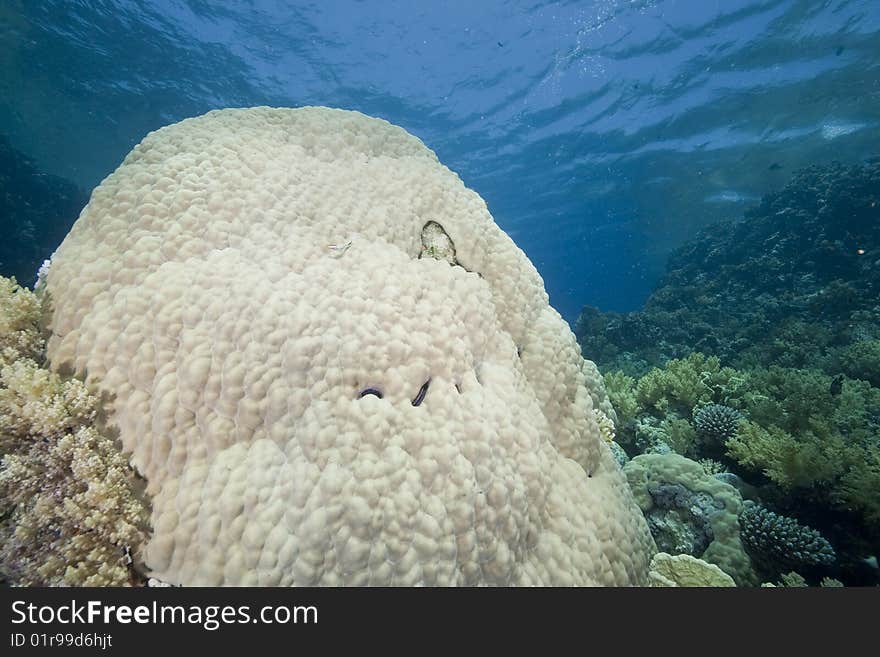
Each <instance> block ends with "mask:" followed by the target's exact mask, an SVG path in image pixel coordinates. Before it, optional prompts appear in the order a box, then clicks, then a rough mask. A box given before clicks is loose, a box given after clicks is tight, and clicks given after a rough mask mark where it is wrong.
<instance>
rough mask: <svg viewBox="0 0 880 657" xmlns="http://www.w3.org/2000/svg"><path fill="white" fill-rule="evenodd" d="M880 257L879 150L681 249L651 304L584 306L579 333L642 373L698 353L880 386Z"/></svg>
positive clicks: (599, 355) (822, 173)
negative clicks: (613, 308) (606, 308)
mask: <svg viewBox="0 0 880 657" xmlns="http://www.w3.org/2000/svg"><path fill="white" fill-rule="evenodd" d="M878 263H880V158H878V159H873V160H870V161H868V162H865V163H863V164H857V165H843V164H830V165H827V166H813V167H809V168H807V169H804V170H802V171H800V172H798V173H797V174H795V176H794V177H793V178H792V180H791V181H790V182H789V184H788V185H786V186H785V188H784V189H782V190H781V191H779V192H776V193H773V194H769V195H767V196H765V197H764V198H763V199H762V200H761V202H760V204H758V205H757V206H755V207H753V208H752V209H750V210H748V211H747V212H746V213H745V216H744V217H743V218H741V219H735V220H730V221H724V222H719V223H716V224H713V225H711V226H708V227H706V228H705V229H704V230H703V231H701V232H700V233H698V234H697V235H696V236H695V238H694V239H692V240H690V241H689V242H687V243H686V244H685V245H683V246H682V247H680V248H679V249H678V250H676V251H675V252H674V253H673V254H672V255H671V256H670V258H669V261H668V265H667V273H666V275H665V277H664V278H663V280H661V282H660V283H659V285H658V286H657V288H656V289H655V290H654V292H652V294H651V295H650V296H649V298H648V300H647V301H646V303H645V307H644V310H642V311H638V312H632V313H623V314H621V313H602V312H600V311H598V310H597V309H595V308H589V307H588V308H585V309H584V311H583V313H582V314H581V316H580V318H579V320H578V322H577V324H576V326H575V334H576V335H577V336H578V340H579V341H580V343H581V345H582V347H583V350H584V353H585V354H589V356H590V358H591V359H593V360H594V361H596V363H597V364H598V365H599V366H600V368H601V369H602V370H603V371H606V370H617V369H620V370H623V371H625V372H626V373H627V374H629V375H640V374H643V373H644V372H646V371H647V370H648V369H649V368H650V367H652V366H659V365H662V364H663V363H665V362H666V361H668V360H670V359H673V358H682V357H685V356H687V355H688V354H689V353H691V352H694V351H699V352H703V353H706V354H713V355H715V356H717V357H718V358H720V360H721V361H722V362H723V363H724V364H725V365H730V366H734V367H737V368H748V367H754V366H761V365H765V364H768V363H773V364H776V365H780V366H784V367H795V368H803V367H808V368H813V369H820V370H822V371H824V372H826V373H828V374H830V375H832V376H834V375H836V374H838V372H841V371H842V372H844V373H845V374H847V375H848V376H850V377H851V378H863V377H866V378H867V380H872V381H873V383H875V384H877V378H876V377H878V376H880V375H878V374H877V372H878V371H880V369H877V368H876V367H874V365H876V364H877V363H878V362H880V356H878V347H877V341H878V340H880V303H878V299H880V264H878ZM872 377H873V379H872Z"/></svg>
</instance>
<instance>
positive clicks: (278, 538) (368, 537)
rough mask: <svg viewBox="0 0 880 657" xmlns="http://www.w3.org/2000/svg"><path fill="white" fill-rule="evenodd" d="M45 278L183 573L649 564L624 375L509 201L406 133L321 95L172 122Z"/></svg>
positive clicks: (190, 580) (536, 576)
mask: <svg viewBox="0 0 880 657" xmlns="http://www.w3.org/2000/svg"><path fill="white" fill-rule="evenodd" d="M46 285H47V289H48V290H49V291H50V292H51V293H52V295H53V299H54V302H55V303H54V312H53V316H52V320H51V328H52V332H53V336H52V338H51V340H50V342H49V345H48V353H49V356H50V360H51V362H52V364H53V367H56V368H64V367H66V366H70V367H72V368H73V369H74V370H75V371H77V372H79V373H83V374H85V373H87V374H88V377H89V381H90V382H92V383H94V384H95V385H96V386H97V387H98V388H99V389H101V390H103V391H106V392H108V393H111V394H112V395H114V398H113V403H112V407H111V408H110V409H109V412H108V422H109V423H110V424H111V425H112V426H114V427H116V428H117V429H118V431H119V435H120V440H121V442H122V444H123V446H124V448H125V449H126V450H127V451H129V452H130V453H131V455H132V461H133V463H134V464H135V465H136V466H137V468H138V470H139V471H141V472H143V473H144V475H145V477H146V479H147V490H148V492H149V493H150V495H151V496H152V509H153V511H152V521H153V522H152V524H153V528H154V532H153V535H152V537H151V539H150V541H149V543H148V545H147V548H146V552H145V555H146V565H147V566H148V567H149V568H150V569H151V574H153V575H154V576H156V577H158V578H160V579H162V580H163V581H166V582H170V583H175V584H224V585H233V584H264V585H359V584H363V585H416V584H423V585H476V584H505V585H535V584H557V585H558V584H609V585H610V584H617V585H624V584H639V583H643V582H644V581H645V579H646V576H647V570H648V564H649V562H650V559H651V556H652V554H653V552H654V544H653V541H652V539H651V535H650V533H649V531H648V528H647V525H646V523H645V520H644V518H643V516H642V514H641V513H640V511H639V509H638V507H637V506H636V504H635V502H634V501H633V499H632V496H631V493H630V491H629V489H628V487H627V484H626V481H625V479H624V477H623V475H622V474H621V472H620V470H619V468H618V466H617V464H616V462H615V460H614V457H613V455H612V452H611V450H610V449H608V448H607V446H606V445H605V444H603V443H604V440H603V439H602V437H601V434H600V432H601V430H600V427H599V424H598V422H597V417H599V416H597V415H596V414H595V413H594V412H593V411H594V409H596V408H598V409H599V410H601V411H603V412H604V413H605V415H606V416H608V417H611V416H612V415H613V410H612V409H611V408H610V406H607V399H606V398H605V395H604V392H603V391H602V390H601V379H600V378H599V377H598V374H597V373H596V371H595V368H591V367H590V364H588V363H586V362H585V361H584V360H583V359H582V357H581V356H580V353H579V349H578V346H577V343H576V341H575V338H574V335H573V334H572V333H571V331H570V330H569V329H568V328H567V326H566V324H565V322H564V321H563V320H562V319H561V317H560V316H559V314H558V313H556V312H555V311H554V310H553V309H552V308H550V306H549V305H548V300H547V295H546V293H545V291H544V288H543V284H542V281H541V279H540V277H539V276H538V274H537V272H536V271H535V269H534V267H533V266H532V265H531V263H530V262H529V261H528V259H527V258H526V257H525V255H524V254H523V253H522V251H520V250H519V249H518V248H517V247H516V246H515V245H514V243H513V242H512V241H511V240H510V238H509V237H508V236H507V235H505V234H504V233H503V232H502V231H501V230H500V229H499V228H498V227H497V226H496V225H495V223H494V221H493V220H492V217H491V215H490V214H489V212H488V210H487V208H486V204H485V202H484V201H483V200H482V199H480V197H479V196H478V195H477V194H476V193H474V192H472V191H471V190H468V189H467V188H466V187H465V186H464V185H463V184H462V182H461V180H460V179H459V178H458V176H456V175H455V174H454V173H453V172H451V171H449V169H447V168H446V167H444V166H443V165H442V164H440V163H439V162H438V161H437V158H436V156H435V155H434V153H433V152H431V151H430V150H429V149H427V148H426V147H425V146H424V144H422V143H421V142H420V141H419V140H418V139H416V138H415V137H413V136H411V135H409V134H407V133H406V132H405V131H404V130H402V129H400V128H397V127H395V126H392V125H390V124H388V123H386V122H384V121H380V120H376V119H371V118H369V117H366V116H364V115H362V114H359V113H356V112H346V111H341V110H331V109H327V108H316V107H310V108H300V109H295V110H290V109H271V108H251V109H246V110H222V111H215V112H211V113H209V114H207V115H205V116H201V117H197V118H194V119H189V120H186V121H183V122H181V123H179V124H175V125H173V126H169V127H166V128H163V129H161V130H159V131H157V132H155V133H152V134H150V135H148V136H147V137H146V138H145V139H144V141H143V142H142V143H141V144H139V145H138V146H136V147H135V149H134V150H133V151H132V152H131V153H130V154H129V156H128V157H127V158H126V160H125V162H124V163H123V164H122V165H121V166H120V167H119V169H117V171H116V172H115V173H113V174H111V175H110V176H109V177H108V178H107V179H105V181H104V182H103V183H102V184H101V185H100V187H98V188H97V189H96V190H95V191H94V193H93V195H92V199H91V201H90V202H89V205H88V206H87V207H86V209H85V210H84V211H83V213H82V214H81V215H80V218H79V220H78V221H77V223H76V224H75V225H74V227H73V228H72V229H71V232H70V234H69V235H68V236H67V238H66V239H65V241H64V242H63V243H62V245H61V246H60V247H59V249H58V251H57V253H56V255H55V256H54V257H53V262H52V268H51V270H50V271H49V274H48V277H47V279H46ZM603 406H605V407H604V408H603ZM612 419H613V418H612ZM606 428H607V427H606ZM606 434H607V431H606Z"/></svg>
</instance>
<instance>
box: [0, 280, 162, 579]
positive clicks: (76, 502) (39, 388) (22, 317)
mask: <svg viewBox="0 0 880 657" xmlns="http://www.w3.org/2000/svg"><path fill="white" fill-rule="evenodd" d="M40 314H41V300H40V299H39V298H38V297H37V296H36V295H34V294H33V293H32V292H31V291H30V290H27V289H25V288H22V287H19V286H18V285H16V283H15V281H14V280H12V279H6V278H2V277H0V456H2V464H0V574H2V576H3V578H4V579H5V580H7V581H8V582H9V583H11V584H15V585H20V586H29V585H44V586H45V585H65V586H74V585H83V586H121V585H126V584H131V583H134V578H135V577H136V576H135V574H134V571H133V570H132V568H131V565H132V557H131V554H132V553H133V552H136V551H137V549H138V548H139V546H140V545H141V543H143V541H144V539H145V527H146V526H147V520H148V513H147V510H146V507H145V506H144V503H143V501H142V500H141V498H140V496H139V495H138V494H137V492H136V490H137V487H138V485H137V482H136V478H135V475H134V472H133V471H132V470H131V468H130V467H129V465H128V463H127V461H126V459H125V457H123V455H122V454H121V453H120V451H119V450H118V449H117V447H116V445H115V443H114V441H113V440H111V439H110V438H108V437H107V436H105V435H102V434H101V433H100V432H99V431H98V430H96V428H95V427H94V426H93V425H94V422H95V419H96V417H97V415H98V412H99V404H98V400H97V399H96V398H95V397H94V396H93V395H91V394H90V393H89V391H88V389H87V388H86V386H85V385H84V384H83V383H82V382H81V381H78V380H77V379H63V378H62V377H61V376H59V375H58V374H55V373H52V372H49V371H48V370H47V369H45V368H44V367H42V366H41V364H40V362H39V359H40V357H41V354H42V352H43V338H42V336H41V332H40V328H39V324H40V322H39V318H40Z"/></svg>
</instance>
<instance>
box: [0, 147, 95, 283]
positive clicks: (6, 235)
mask: <svg viewBox="0 0 880 657" xmlns="http://www.w3.org/2000/svg"><path fill="white" fill-rule="evenodd" d="M87 201H88V195H87V194H86V193H85V192H83V191H81V190H80V189H79V188H77V187H76V186H75V185H73V184H71V183H69V182H67V181H66V180H64V179H62V178H58V177H57V176H51V175H48V174H45V173H42V172H41V171H39V170H38V169H37V167H36V166H35V165H34V163H33V162H31V161H30V160H29V159H28V158H27V157H26V156H25V155H24V154H23V153H21V152H19V151H18V150H16V149H15V148H13V146H12V145H11V144H10V143H9V141H8V140H7V139H6V138H5V137H3V136H2V135H0V235H2V236H3V240H2V241H0V274H2V275H4V276H11V277H15V278H16V279H17V280H19V281H21V282H22V283H25V284H32V282H33V280H34V279H35V277H36V275H37V269H38V268H39V266H40V263H41V262H43V260H45V259H46V258H48V257H49V256H50V255H51V253H52V251H53V250H54V249H55V247H56V246H58V244H59V243H60V242H61V240H62V239H63V238H64V235H65V234H66V233H67V231H68V230H69V229H70V226H71V225H72V224H73V221H74V219H76V216H77V215H78V214H79V212H80V210H82V209H83V207H84V206H85V204H86V202H87Z"/></svg>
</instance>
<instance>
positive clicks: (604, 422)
mask: <svg viewBox="0 0 880 657" xmlns="http://www.w3.org/2000/svg"><path fill="white" fill-rule="evenodd" d="M593 417H594V418H595V419H596V424H598V425H599V435H600V436H602V439H603V440H604V441H605V442H606V443H613V442H614V438H615V433H614V422H612V421H611V418H610V417H608V416H607V415H605V413H603V412H602V411H600V410H599V409H598V408H594V409H593Z"/></svg>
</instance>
